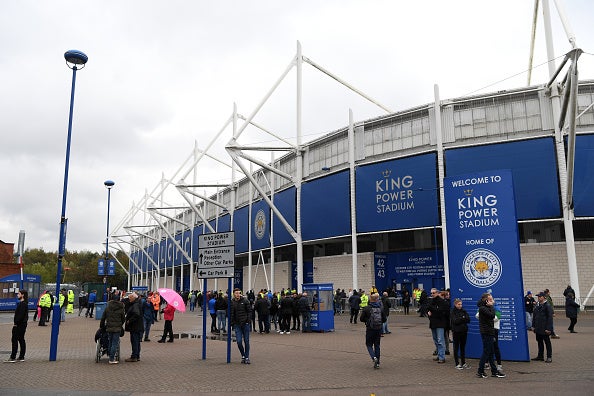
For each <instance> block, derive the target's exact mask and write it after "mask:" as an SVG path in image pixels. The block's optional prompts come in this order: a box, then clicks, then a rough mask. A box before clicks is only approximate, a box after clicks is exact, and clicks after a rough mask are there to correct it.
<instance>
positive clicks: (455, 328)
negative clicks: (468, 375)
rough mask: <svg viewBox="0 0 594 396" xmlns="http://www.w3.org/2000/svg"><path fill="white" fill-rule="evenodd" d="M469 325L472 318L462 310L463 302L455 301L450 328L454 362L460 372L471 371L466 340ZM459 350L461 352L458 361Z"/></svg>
mask: <svg viewBox="0 0 594 396" xmlns="http://www.w3.org/2000/svg"><path fill="white" fill-rule="evenodd" d="M468 323H470V316H469V315H468V312H466V310H465V309H464V308H462V300H460V299H459V298H457V299H455V300H454V308H452V312H450V327H451V328H452V334H453V337H454V362H455V363H456V368H457V369H458V370H462V369H469V368H470V366H469V365H468V364H466V339H467V337H468ZM458 350H459V351H460V355H459V360H458Z"/></svg>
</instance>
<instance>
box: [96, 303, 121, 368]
mask: <svg viewBox="0 0 594 396" xmlns="http://www.w3.org/2000/svg"><path fill="white" fill-rule="evenodd" d="M125 321H126V310H125V308H124V303H122V302H121V301H120V300H110V301H109V302H108V303H107V306H106V307H105V311H103V316H102V317H101V322H100V327H101V328H102V329H105V331H107V337H108V339H109V348H108V354H109V364H118V363H119V361H118V360H117V359H116V355H117V352H118V350H119V349H120V336H122V335H123V332H122V330H123V328H122V325H123V324H124V322H125Z"/></svg>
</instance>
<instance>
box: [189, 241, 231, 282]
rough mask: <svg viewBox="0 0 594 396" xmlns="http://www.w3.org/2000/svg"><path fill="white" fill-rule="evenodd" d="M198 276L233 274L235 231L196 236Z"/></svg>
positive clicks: (227, 276)
mask: <svg viewBox="0 0 594 396" xmlns="http://www.w3.org/2000/svg"><path fill="white" fill-rule="evenodd" d="M197 268H198V277H199V278H202V279H212V278H233V277H234V276H235V232H233V231H230V232H220V233H217V234H205V235H200V236H198V266H197Z"/></svg>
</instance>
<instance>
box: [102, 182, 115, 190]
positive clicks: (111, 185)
mask: <svg viewBox="0 0 594 396" xmlns="http://www.w3.org/2000/svg"><path fill="white" fill-rule="evenodd" d="M103 184H105V187H107V189H108V190H109V189H110V188H112V187H113V186H114V185H115V182H114V181H112V180H105V181H104V182H103Z"/></svg>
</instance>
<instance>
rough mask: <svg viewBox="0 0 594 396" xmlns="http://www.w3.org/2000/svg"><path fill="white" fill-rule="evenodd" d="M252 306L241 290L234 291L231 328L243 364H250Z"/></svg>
mask: <svg viewBox="0 0 594 396" xmlns="http://www.w3.org/2000/svg"><path fill="white" fill-rule="evenodd" d="M250 310H251V304H250V302H249V301H248V300H247V298H245V297H243V296H242V295H241V290H240V289H237V288H235V289H233V299H232V300H231V327H233V329H234V330H235V339H236V340H237V348H238V349H239V353H241V363H242V364H250V363H251V362H250V314H251V312H250Z"/></svg>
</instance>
